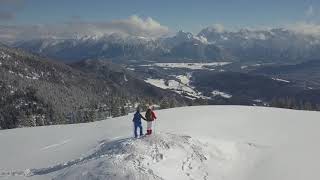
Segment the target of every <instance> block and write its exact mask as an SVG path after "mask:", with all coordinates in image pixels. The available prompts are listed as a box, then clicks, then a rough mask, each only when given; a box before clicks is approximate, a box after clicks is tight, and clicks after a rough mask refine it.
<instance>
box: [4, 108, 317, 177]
mask: <svg viewBox="0 0 320 180" xmlns="http://www.w3.org/2000/svg"><path fill="white" fill-rule="evenodd" d="M156 113H157V115H158V117H159V118H158V120H157V121H156V126H155V127H154V130H155V135H154V136H150V137H143V138H141V139H133V138H132V124H131V120H132V115H129V116H124V117H119V118H113V119H107V120H105V121H99V122H93V123H87V124H74V125H58V126H47V127H36V128H23V129H13V130H3V131H0V143H1V149H0V159H1V161H0V176H2V177H0V178H4V179H9V180H10V179H15V180H16V179H26V180H29V179H32V180H34V179H35V180H47V179H56V180H60V179H88V180H90V179H108V178H111V177H112V179H124V178H129V179H226V180H234V179H238V180H256V179H259V180H269V179H273V180H298V179H299V180H300V179H319V178H320V172H319V171H317V167H318V164H319V161H320V156H319V155H318V152H319V151H320V146H319V144H318V143H315V142H316V141H317V139H319V138H320V133H319V130H318V127H319V126H320V122H319V120H318V117H319V112H307V111H295V110H287V109H276V108H264V107H244V106H199V107H183V108H175V109H168V110H161V111H156ZM143 125H144V126H145V124H143ZM21 149H24V151H21ZM13 156H14V157H15V158H12V157H13Z"/></svg>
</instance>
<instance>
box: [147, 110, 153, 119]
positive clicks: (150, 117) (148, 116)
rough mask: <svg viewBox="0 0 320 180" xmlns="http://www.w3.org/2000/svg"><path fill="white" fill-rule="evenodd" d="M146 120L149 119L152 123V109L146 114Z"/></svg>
mask: <svg viewBox="0 0 320 180" xmlns="http://www.w3.org/2000/svg"><path fill="white" fill-rule="evenodd" d="M146 119H147V121H152V120H153V118H152V112H151V109H148V110H147V112H146Z"/></svg>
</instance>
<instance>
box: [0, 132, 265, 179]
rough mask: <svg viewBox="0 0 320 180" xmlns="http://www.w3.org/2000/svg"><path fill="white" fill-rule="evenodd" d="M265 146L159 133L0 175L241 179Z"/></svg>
mask: <svg viewBox="0 0 320 180" xmlns="http://www.w3.org/2000/svg"><path fill="white" fill-rule="evenodd" d="M266 150H268V147H264V146H258V145H255V144H253V143H236V142H228V141H222V140H210V141H201V140H198V139H195V138H192V137H190V136H187V135H177V134H169V133H161V134H156V135H154V136H146V137H142V138H140V139H134V138H125V139H119V140H114V141H111V142H108V141H102V142H100V144H99V145H98V146H97V147H96V148H95V150H94V152H93V153H92V154H90V155H88V156H87V157H83V158H78V159H76V160H72V161H68V162H65V163H61V164H57V165H55V166H52V167H47V168H39V169H27V170H25V171H18V172H10V173H7V174H6V173H2V174H1V175H2V176H3V177H5V176H7V177H9V176H20V177H28V178H30V179H32V178H33V177H36V176H39V175H47V174H51V175H50V176H53V179H54V180H64V179H74V180H97V179H137V180H142V179H155V180H162V179H163V180H164V179H204V180H206V179H222V178H223V177H224V178H232V177H238V178H240V177H241V176H243V173H242V172H247V170H246V169H250V168H252V167H253V166H252V165H253V164H254V163H255V162H256V161H257V160H258V157H259V156H258V155H259V154H260V153H261V151H266Z"/></svg>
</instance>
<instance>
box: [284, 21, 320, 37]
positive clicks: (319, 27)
mask: <svg viewBox="0 0 320 180" xmlns="http://www.w3.org/2000/svg"><path fill="white" fill-rule="evenodd" d="M287 28H288V29H289V30H291V31H294V32H296V33H300V34H305V35H312V36H319V37H320V24H316V23H307V22H299V23H296V24H291V25H288V26H287Z"/></svg>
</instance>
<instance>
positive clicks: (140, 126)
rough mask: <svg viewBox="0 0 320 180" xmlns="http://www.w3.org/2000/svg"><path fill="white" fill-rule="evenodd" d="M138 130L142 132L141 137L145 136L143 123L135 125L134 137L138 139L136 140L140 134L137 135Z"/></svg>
mask: <svg viewBox="0 0 320 180" xmlns="http://www.w3.org/2000/svg"><path fill="white" fill-rule="evenodd" d="M138 128H139V130H140V136H142V135H143V131H142V125H141V123H134V137H136V138H137V137H138V133H137V130H138Z"/></svg>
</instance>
